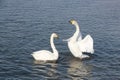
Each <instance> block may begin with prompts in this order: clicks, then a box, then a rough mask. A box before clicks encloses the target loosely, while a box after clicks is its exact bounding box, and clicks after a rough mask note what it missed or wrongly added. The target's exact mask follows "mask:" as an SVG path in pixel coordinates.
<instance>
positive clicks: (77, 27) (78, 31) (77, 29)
mask: <svg viewBox="0 0 120 80" xmlns="http://www.w3.org/2000/svg"><path fill="white" fill-rule="evenodd" d="M74 26H75V27H76V32H75V33H74V35H73V38H74V40H75V41H76V40H78V37H79V34H80V28H79V25H78V23H76V24H74Z"/></svg>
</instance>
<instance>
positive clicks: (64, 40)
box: [63, 38, 71, 42]
mask: <svg viewBox="0 0 120 80" xmlns="http://www.w3.org/2000/svg"><path fill="white" fill-rule="evenodd" d="M70 39H71V38H68V39H63V41H67V42H69V41H70Z"/></svg>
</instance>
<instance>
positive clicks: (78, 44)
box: [64, 20, 94, 59]
mask: <svg viewBox="0 0 120 80" xmlns="http://www.w3.org/2000/svg"><path fill="white" fill-rule="evenodd" d="M70 23H71V24H72V25H74V26H75V27H76V32H75V33H74V35H73V36H72V37H71V38H69V39H67V40H64V41H68V47H69V49H70V51H71V53H72V54H73V56H75V57H78V58H80V59H83V58H89V56H88V55H85V54H83V53H82V52H88V53H94V49H93V39H92V37H91V36H90V35H87V36H86V37H85V38H84V39H82V35H81V33H80V28H79V25H78V23H77V21H75V20H70Z"/></svg>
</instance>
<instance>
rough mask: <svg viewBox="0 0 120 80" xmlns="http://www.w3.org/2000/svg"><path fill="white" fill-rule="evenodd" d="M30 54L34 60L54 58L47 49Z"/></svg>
mask: <svg viewBox="0 0 120 80" xmlns="http://www.w3.org/2000/svg"><path fill="white" fill-rule="evenodd" d="M32 56H33V57H34V58H35V59H36V60H53V59H54V55H53V53H51V52H50V51H47V50H41V51H36V52H33V54H32Z"/></svg>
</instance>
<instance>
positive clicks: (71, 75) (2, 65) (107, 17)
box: [0, 0, 120, 80]
mask: <svg viewBox="0 0 120 80" xmlns="http://www.w3.org/2000/svg"><path fill="white" fill-rule="evenodd" d="M73 18H74V19H76V20H77V21H78V22H79V24H80V26H81V31H82V34H83V36H85V35H87V34H90V35H91V36H92V37H93V38H94V48H95V54H94V55H92V57H91V59H90V60H84V61H81V60H79V59H76V58H74V57H73V56H72V55H71V53H70V52H69V50H68V48H67V44H66V43H64V42H62V39H64V38H69V37H70V36H72V34H73V33H74V31H75V27H73V26H72V25H70V24H69V23H68V21H69V20H70V19H73ZM53 32H57V33H58V34H59V36H60V39H59V40H55V44H56V47H57V49H58V51H59V53H60V57H59V59H58V61H57V63H45V64H40V63H38V62H36V61H35V60H34V59H33V57H32V56H31V55H30V54H31V53H32V52H33V51H37V50H41V49H48V50H51V48H50V43H49V37H50V35H51V33H53ZM0 80H120V0H69V1H68V0H0Z"/></svg>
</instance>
